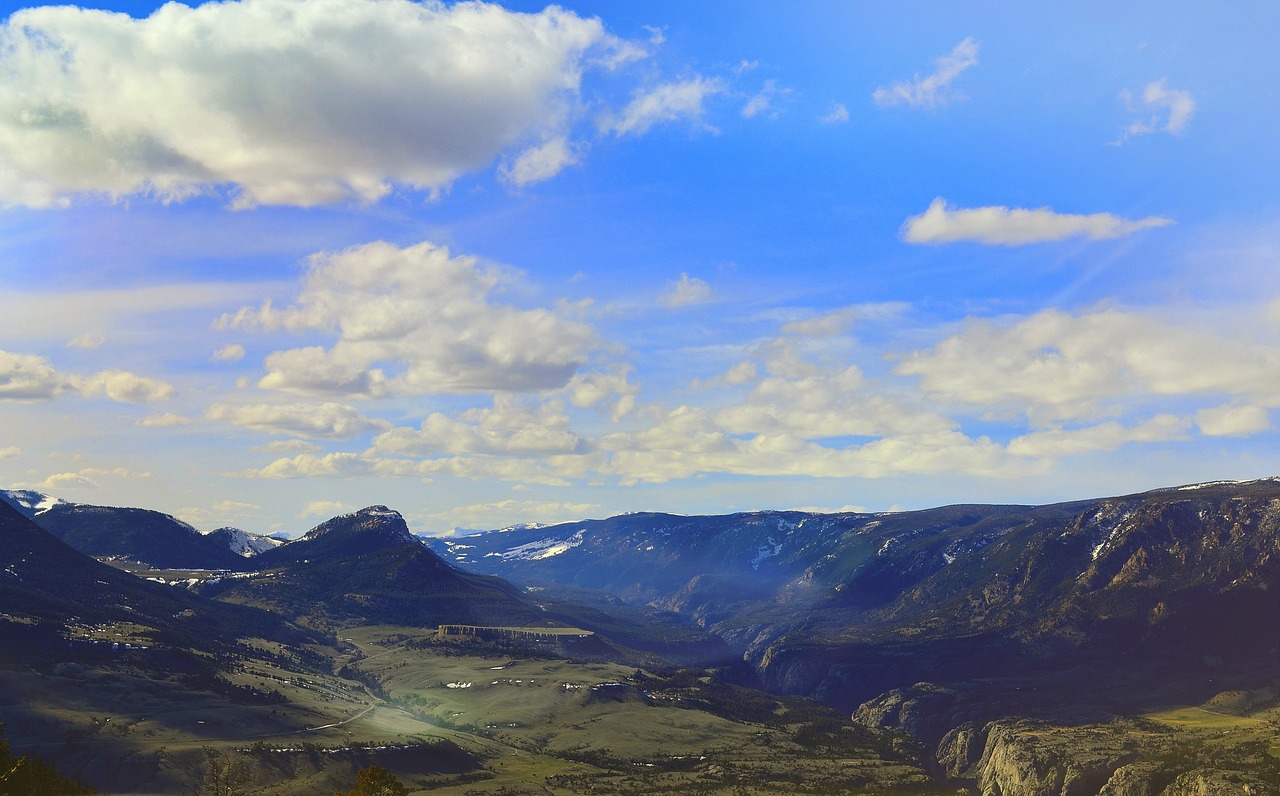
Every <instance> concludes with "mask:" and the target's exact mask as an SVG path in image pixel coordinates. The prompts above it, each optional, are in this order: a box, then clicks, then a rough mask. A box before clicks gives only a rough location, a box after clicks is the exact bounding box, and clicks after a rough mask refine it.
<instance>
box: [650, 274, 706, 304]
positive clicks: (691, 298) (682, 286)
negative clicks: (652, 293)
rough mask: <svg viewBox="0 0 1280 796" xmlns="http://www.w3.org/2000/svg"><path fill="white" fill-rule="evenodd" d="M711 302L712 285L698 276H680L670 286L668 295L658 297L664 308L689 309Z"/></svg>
mask: <svg viewBox="0 0 1280 796" xmlns="http://www.w3.org/2000/svg"><path fill="white" fill-rule="evenodd" d="M710 300H711V285H709V284H707V283H706V281H704V280H702V279H699V278H698V277H696V276H689V275H688V274H680V278H679V279H677V280H676V281H674V282H672V283H671V284H670V285H669V286H668V290H667V292H666V293H663V294H662V295H661V296H659V297H658V303H659V304H661V305H663V306H664V307H687V306H689V305H691V304H701V303H703V302H704V301H710Z"/></svg>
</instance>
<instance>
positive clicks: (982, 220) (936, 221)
mask: <svg viewBox="0 0 1280 796" xmlns="http://www.w3.org/2000/svg"><path fill="white" fill-rule="evenodd" d="M1172 223H1173V220H1172V219H1168V218H1161V217H1160V216H1148V217H1147V218H1142V219H1138V220H1130V219H1127V218H1121V217H1119V216H1113V215H1111V214H1110V213H1093V214H1091V215H1075V214H1071V213H1055V212H1054V211H1053V210H1051V209H1049V208H1047V207H1041V208H1037V209H1035V210H1027V209H1024V208H1008V207H1001V206H998V205H996V206H990V207H974V208H970V209H967V210H959V209H953V208H950V207H948V206H947V203H946V201H945V200H943V199H942V198H937V199H934V200H933V202H932V203H931V204H930V205H929V209H928V210H926V211H925V212H924V213H922V214H920V215H918V216H911V217H910V218H908V219H907V220H906V222H905V223H904V224H903V225H902V239H903V240H905V241H906V242H907V243H956V242H958V241H972V242H975V243H984V244H987V245H989V246H1025V245H1027V244H1032V243H1046V242H1050V241H1059V240H1066V239H1067V238H1075V237H1084V238H1088V239H1090V240H1105V239H1110V238H1122V237H1125V236H1126V235H1132V234H1133V233H1135V232H1140V231H1141V230H1144V229H1152V228H1155V227H1163V226H1167V225H1169V224H1172Z"/></svg>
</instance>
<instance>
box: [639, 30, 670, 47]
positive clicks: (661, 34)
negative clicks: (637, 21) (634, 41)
mask: <svg viewBox="0 0 1280 796" xmlns="http://www.w3.org/2000/svg"><path fill="white" fill-rule="evenodd" d="M640 27H641V28H643V29H644V31H645V32H646V33H648V34H649V43H650V44H652V45H654V46H655V47H656V46H658V45H660V44H663V43H665V42H666V40H667V34H666V32H665V31H664V30H663V29H662V28H659V27H656V26H654V25H641V26H640Z"/></svg>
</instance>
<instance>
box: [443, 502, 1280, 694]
mask: <svg viewBox="0 0 1280 796" xmlns="http://www.w3.org/2000/svg"><path fill="white" fill-rule="evenodd" d="M432 544H433V546H434V547H435V548H436V549H437V550H440V551H441V552H442V553H444V554H446V555H448V556H450V557H451V558H452V559H453V560H454V561H456V562H458V563H459V565H460V566H466V567H469V568H473V569H475V570H478V571H481V572H485V573H487V574H493V575H499V576H502V577H507V578H510V579H512V580H514V581H516V582H520V583H524V584H529V585H534V586H541V587H545V588H547V589H556V588H560V589H563V588H565V587H574V588H578V589H590V590H593V591H595V592H598V593H608V594H612V595H616V596H617V597H620V598H622V599H624V600H626V601H629V602H633V603H647V604H649V605H652V606H656V607H661V608H665V609H669V610H672V611H676V612H678V613H680V614H682V615H684V616H686V617H688V618H690V619H691V620H694V621H697V622H699V623H700V624H702V625H703V626H704V627H706V628H707V629H709V630H711V631H712V632H714V633H716V634H717V635H719V636H721V637H722V638H724V639H725V640H727V641H729V642H730V643H731V644H733V645H734V646H735V647H736V648H738V649H739V650H741V651H742V652H743V653H744V654H745V655H746V657H747V659H748V660H749V661H750V662H751V663H752V664H753V665H754V666H755V668H756V669H757V671H758V672H759V674H760V676H761V677H762V678H763V679H764V681H765V682H766V684H767V685H769V686H770V687H771V688H772V689H775V690H778V691H782V692H789V693H805V694H812V695H816V696H819V697H821V698H823V699H824V700H826V701H829V702H834V703H835V704H840V705H844V706H853V705H856V704H858V703H859V702H861V701H863V700H865V699H868V698H870V697H872V696H874V695H876V694H879V693H881V692H883V691H887V690H889V689H891V688H896V687H899V686H904V685H910V684H912V683H914V682H917V681H920V680H939V679H941V680H956V679H963V678H968V677H977V676H989V675H992V674H999V673H1001V672H1009V671H1014V670H1019V669H1027V668H1028V667H1030V668H1032V669H1037V668H1042V667H1046V666H1060V665H1061V666H1066V665H1071V664H1072V663H1073V662H1080V661H1116V660H1119V659H1120V658H1122V657H1124V656H1132V655H1140V656H1141V655H1146V656H1148V657H1149V659H1150V660H1160V661H1161V662H1163V663H1165V664H1168V665H1179V666H1185V667H1191V668H1195V667H1196V666H1199V665H1201V664H1200V661H1202V660H1203V659H1206V656H1207V658H1208V659H1212V660H1217V661H1223V662H1225V663H1228V664H1229V663H1233V662H1234V663H1239V664H1241V665H1246V664H1249V663H1251V662H1252V663H1257V662H1264V661H1272V662H1276V661H1277V658H1276V657H1275V656H1276V654H1277V653H1276V650H1277V648H1280V621H1276V619H1277V617H1280V552H1278V551H1280V481H1277V480H1264V481H1256V482H1249V483H1239V484H1237V483H1216V484H1207V485H1201V486H1194V487H1184V488H1179V489H1164V490H1157V491H1154V492H1148V493H1145V494H1140V495H1131V496H1128V497H1121V498H1109V499H1101V500H1087V501H1079V502H1074V503H1064V504H1057V505H1051V506H1040V507H1026V506H948V507H943V508H937V509H929V510H925V511H911V512H901V513H893V514H832V515H818V514H806V513H801V512H759V513H752V514H737V515H729V516H721V517H676V516H672V515H662V514H633V515H626V516H622V517H614V518H612V519H608V520H599V521H587V522H577V523H568V524H564V525H558V526H553V527H549V528H541V529H534V530H523V531H510V532H505V533H489V534H482V535H477V536H471V537H464V538H460V539H445V540H434V541H433V542H432Z"/></svg>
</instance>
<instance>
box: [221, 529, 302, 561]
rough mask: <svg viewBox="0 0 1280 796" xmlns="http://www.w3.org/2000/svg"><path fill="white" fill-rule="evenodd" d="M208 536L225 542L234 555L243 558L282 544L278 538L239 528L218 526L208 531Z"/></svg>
mask: <svg viewBox="0 0 1280 796" xmlns="http://www.w3.org/2000/svg"><path fill="white" fill-rule="evenodd" d="M208 536H209V538H211V539H216V540H218V542H220V543H222V544H225V545H226V546H227V548H228V549H229V550H231V552H233V553H235V554H236V555H240V556H244V557H245V558H250V557H252V556H256V555H257V554H259V553H262V552H265V551H267V550H271V549H273V548H276V547H279V546H280V545H282V544H284V542H282V541H281V540H279V539H273V538H271V537H270V536H260V535H258V534H256V533H248V532H246V531H242V530H240V529H239V528H219V529H217V530H216V531H210V532H209V533H208Z"/></svg>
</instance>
